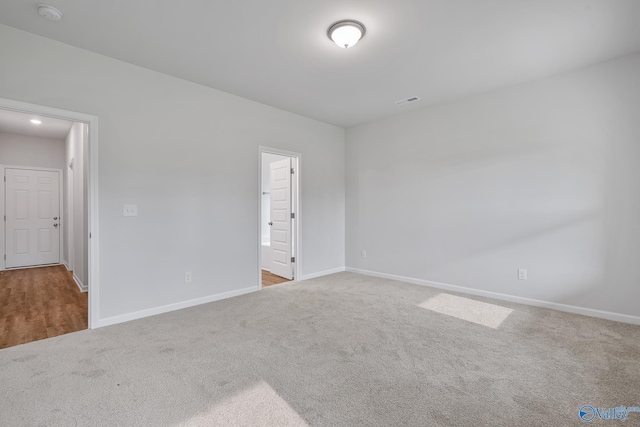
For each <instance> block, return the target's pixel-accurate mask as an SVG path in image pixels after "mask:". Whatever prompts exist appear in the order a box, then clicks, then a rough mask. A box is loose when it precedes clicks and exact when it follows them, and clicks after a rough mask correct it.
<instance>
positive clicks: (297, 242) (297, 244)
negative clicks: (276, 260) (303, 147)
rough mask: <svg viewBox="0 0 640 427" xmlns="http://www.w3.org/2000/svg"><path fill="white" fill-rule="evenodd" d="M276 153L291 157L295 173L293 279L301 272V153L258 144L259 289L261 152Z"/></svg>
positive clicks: (260, 278) (259, 257) (293, 188)
mask: <svg viewBox="0 0 640 427" xmlns="http://www.w3.org/2000/svg"><path fill="white" fill-rule="evenodd" d="M263 153H268V154H278V155H280V156H286V157H291V159H292V160H293V161H292V167H293V168H294V171H295V173H294V174H293V176H292V179H291V193H292V195H293V206H294V209H293V211H294V212H295V214H296V218H295V220H294V221H293V228H292V231H293V234H294V237H293V247H294V251H293V255H292V256H294V257H295V258H296V261H295V262H294V263H293V275H294V276H293V279H294V280H300V275H301V274H302V245H301V242H302V236H301V234H300V233H301V230H302V226H301V225H300V224H301V221H302V212H301V209H300V206H301V205H302V203H300V193H301V191H300V190H301V179H300V177H301V170H302V167H301V165H300V164H301V163H302V154H300V153H296V152H293V151H287V150H281V149H279V148H272V147H265V146H262V145H260V146H258V232H257V233H256V234H257V235H258V237H257V241H258V284H259V285H260V289H262V154H263Z"/></svg>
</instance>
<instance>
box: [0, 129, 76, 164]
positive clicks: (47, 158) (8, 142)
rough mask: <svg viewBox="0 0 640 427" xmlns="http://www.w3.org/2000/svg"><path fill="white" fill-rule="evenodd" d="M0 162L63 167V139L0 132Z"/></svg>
mask: <svg viewBox="0 0 640 427" xmlns="http://www.w3.org/2000/svg"><path fill="white" fill-rule="evenodd" d="M0 164H2V165H11V166H32V167H39V168H53V169H64V141H63V140H58V139H50V138H38V137H35V136H26V135H15V134H12V133H0Z"/></svg>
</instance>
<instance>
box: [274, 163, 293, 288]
mask: <svg viewBox="0 0 640 427" xmlns="http://www.w3.org/2000/svg"><path fill="white" fill-rule="evenodd" d="M269 168H270V174H269V183H270V186H271V188H270V191H271V199H270V202H271V208H270V214H271V222H270V224H271V254H272V255H273V256H272V258H271V269H270V270H271V273H273V274H275V275H276V276H280V277H284V278H285V279H292V278H293V274H292V269H291V252H292V251H291V246H292V245H291V159H285V160H279V161H277V162H273V163H271V164H270V165H269Z"/></svg>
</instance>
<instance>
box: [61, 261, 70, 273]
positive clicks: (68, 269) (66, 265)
mask: <svg viewBox="0 0 640 427" xmlns="http://www.w3.org/2000/svg"><path fill="white" fill-rule="evenodd" d="M62 265H64V266H65V268H66V269H67V271H71V269H70V268H69V264H68V263H67V261H62Z"/></svg>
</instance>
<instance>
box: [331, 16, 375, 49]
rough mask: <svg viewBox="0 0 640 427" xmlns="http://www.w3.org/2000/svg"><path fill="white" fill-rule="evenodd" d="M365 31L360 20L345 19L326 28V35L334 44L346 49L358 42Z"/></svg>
mask: <svg viewBox="0 0 640 427" xmlns="http://www.w3.org/2000/svg"><path fill="white" fill-rule="evenodd" d="M366 32H367V29H366V28H365V27H364V25H362V23H361V22H358V21H354V20H353V19H345V20H342V21H338V22H336V23H334V24H333V25H331V26H330V27H329V29H328V30H327V36H328V37H329V38H330V39H331V40H333V42H334V43H335V44H337V45H338V46H340V47H341V48H343V49H346V48H349V47H351V46H353V45H355V44H356V43H358V41H359V40H360V39H361V38H363V37H364V34H365V33H366Z"/></svg>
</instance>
